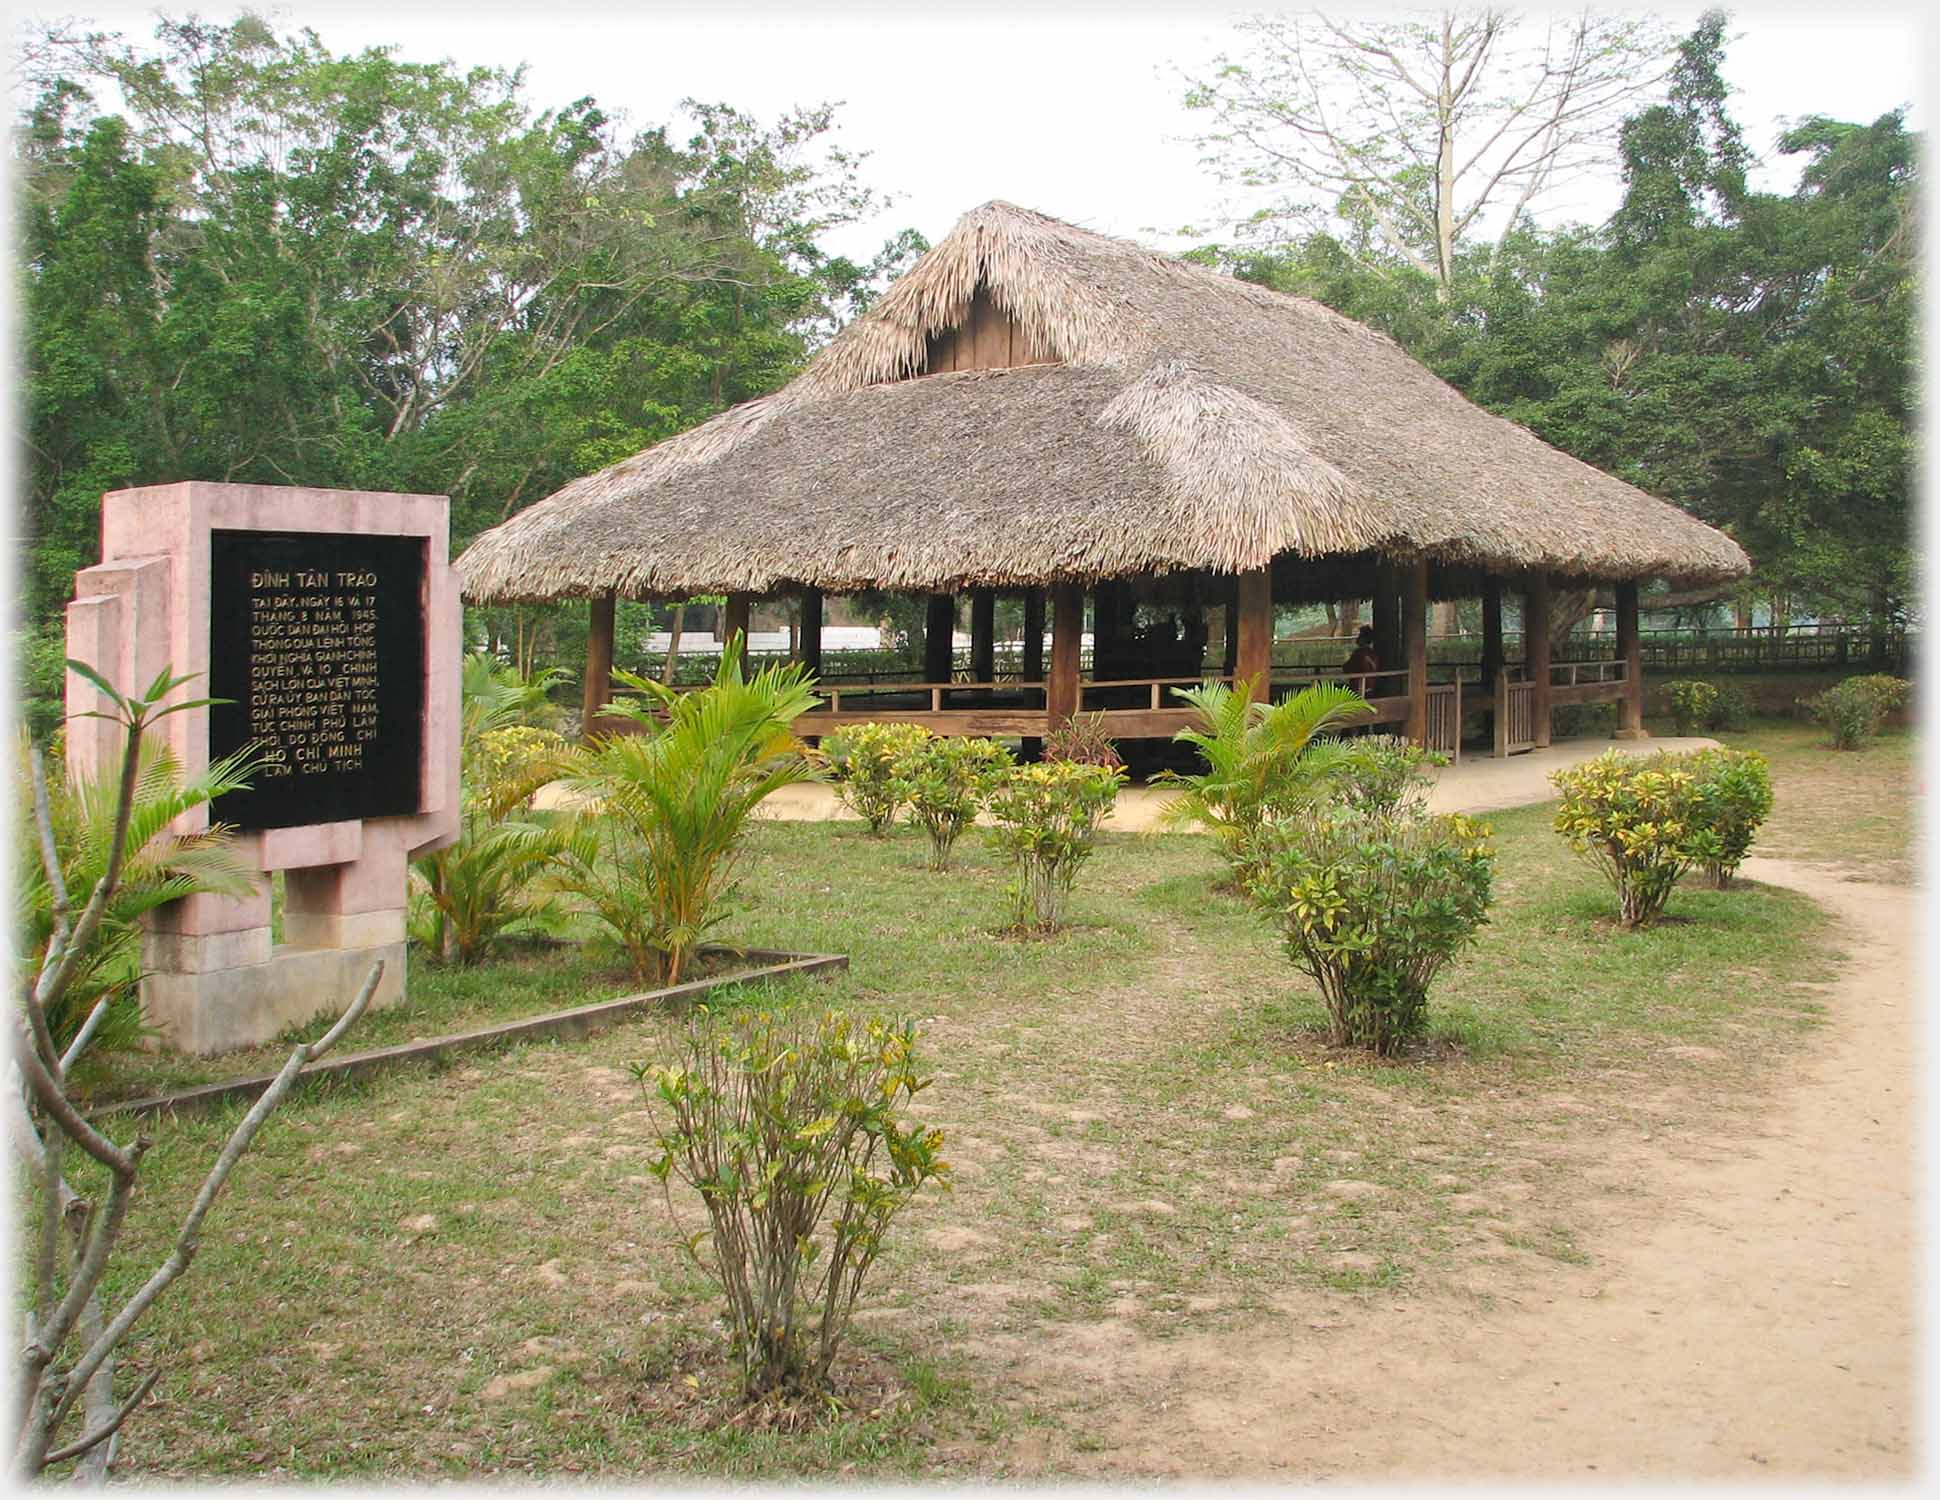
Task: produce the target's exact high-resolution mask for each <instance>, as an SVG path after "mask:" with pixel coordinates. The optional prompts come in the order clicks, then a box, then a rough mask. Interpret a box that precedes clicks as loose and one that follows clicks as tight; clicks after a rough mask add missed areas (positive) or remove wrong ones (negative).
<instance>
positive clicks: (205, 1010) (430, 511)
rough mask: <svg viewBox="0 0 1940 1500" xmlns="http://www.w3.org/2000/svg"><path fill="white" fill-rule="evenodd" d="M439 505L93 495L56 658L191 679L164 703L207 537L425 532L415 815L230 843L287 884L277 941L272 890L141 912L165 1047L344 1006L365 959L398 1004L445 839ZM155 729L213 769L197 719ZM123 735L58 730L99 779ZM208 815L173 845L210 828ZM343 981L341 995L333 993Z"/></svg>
mask: <svg viewBox="0 0 1940 1500" xmlns="http://www.w3.org/2000/svg"><path fill="white" fill-rule="evenodd" d="M449 512H450V502H449V501H448V500H447V499H446V498H445V497H444V496H443V495H400V494H386V493H382V492H377V491H367V490H320V489H302V488H294V487H291V488H284V487H281V486H272V485H244V484H210V483H203V482H199V481H195V482H189V483H183V484H171V485H155V486H150V487H147V488H143V489H131V490H116V491H113V492H112V493H110V494H108V495H106V496H104V497H103V499H102V505H101V562H100V564H99V565H97V566H95V567H92V568H87V569H84V570H83V571H82V572H80V573H78V574H76V576H75V599H74V601H73V602H72V603H71V604H69V605H68V608H67V643H68V644H67V654H68V655H69V656H70V657H72V658H74V659H76V660H79V661H84V662H87V663H88V664H89V665H90V666H92V667H94V668H95V669H96V670H97V671H99V672H100V673H101V674H102V675H103V676H105V677H107V678H108V680H109V681H111V682H113V683H114V684H115V686H116V687H117V688H119V689H121V690H122V691H123V692H139V691H141V690H143V689H145V688H146V687H147V686H148V684H149V683H150V682H151V681H152V680H153V679H154V677H155V675H156V674H157V673H158V672H159V671H160V670H161V669H162V668H163V667H164V666H167V667H171V668H172V669H173V670H174V671H175V673H176V674H177V675H178V676H180V675H187V674H194V675H193V680H192V681H191V682H190V683H189V684H187V685H186V686H185V687H183V688H181V689H178V690H177V693H176V697H177V699H178V700H179V699H186V698H193V697H199V696H202V695H203V694H204V693H205V692H206V691H207V684H208V671H209V625H210V620H209V610H210V559H209V534H210V532H211V531H293V532H317V533H354V534H362V535H373V536H393V537H421V538H423V539H424V542H425V553H426V556H425V584H424V590H425V592H424V617H425V658H424V661H423V662H422V663H420V668H421V670H422V671H423V672H424V675H425V691H424V721H423V747H424V748H423V761H422V764H421V767H420V775H419V792H418V808H417V811H416V812H415V813H412V814H408V815H404V816H400V817H385V818H367V819H355V820H351V821H348V822H336V823H317V824H308V825H304V826H299V827H294V828H273V829H263V830H260V831H255V832H250V833H244V834H239V835H238V836H237V847H238V849H239V850H240V852H241V853H242V854H243V857H244V858H245V860H247V861H248V862H249V863H251V864H252V865H253V866H254V867H255V868H256V869H257V870H258V871H261V872H263V873H265V874H267V873H268V872H270V871H274V870H281V871H284V872H286V873H285V902H284V936H285V941H284V943H283V944H281V945H278V946H277V947H276V948H275V949H274V950H273V951H272V948H271V945H270V940H269V939H270V932H269V925H270V897H269V882H268V881H267V880H264V881H262V882H261V884H260V886H259V889H258V891H257V893H256V894H255V895H253V896H250V897H245V898H241V899H232V898H224V897H216V896H191V897H188V898H187V899H185V900H182V901H178V902H174V903H172V904H171V905H169V906H167V907H164V908H162V909H161V910H159V911H157V912H156V913H154V915H153V918H152V919H151V920H150V921H149V923H148V924H147V925H148V931H147V932H146V934H145V938H144V945H143V965H144V968H145V969H147V970H149V971H150V974H149V977H148V978H146V979H144V981H143V999H144V1003H145V1006H146V1008H147V1010H148V1012H149V1018H150V1020H151V1022H152V1023H153V1024H155V1025H157V1026H158V1027H159V1028H160V1030H161V1032H162V1035H163V1037H164V1039H165V1040H167V1041H169V1042H171V1043H173V1044H174V1045H177V1046H180V1047H183V1048H184V1049H186V1050H190V1051H196V1052H209V1051H217V1050H222V1049H223V1048H226V1047H235V1046H248V1045H252V1044H254V1043H255V1042H258V1041H266V1040H268V1039H269V1038H271V1037H273V1036H275V1035H276V1034H277V1033H278V1032H279V1031H281V1030H283V1029H284V1028H286V1027H288V1026H290V1025H292V1024H296V1023H298V1022H300V1021H303V1020H307V1019H309V1018H310V1016H311V1015H314V1014H317V1013H320V1012H323V1011H326V1010H333V1009H340V1008H341V1007H342V1006H343V1005H345V1004H347V1003H348V1002H349V1000H350V998H351V996H352V995H353V994H354V993H355V991H356V988H357V986H358V984H360V983H361V982H362V979H363V976H364V973H365V972H366V971H367V970H368V968H369V963H370V961H373V960H374V959H376V958H381V959H383V961H384V963H385V976H384V983H383V985H382V986H381V987H380V989H379V991H378V995H377V997H376V998H377V1003H380V1004H383V1003H394V1002H395V1001H396V1000H398V999H401V998H402V996H403V994H404V979H405V974H404V967H405V963H404V959H405V952H404V908H405V890H406V885H405V883H406V880H407V872H408V869H409V864H410V861H411V860H412V859H413V858H415V857H417V856H418V855H421V854H425V853H429V852H430V851H432V850H434V849H438V848H442V847H443V846H444V845H446V844H449V843H451V842H452V841H453V839H455V838H456V837H457V832H458V817H459V804H458V797H459V786H458V756H459V744H458V728H459V701H458V698H459V685H458V684H459V661H460V653H461V650H462V644H463V642H462V618H463V616H462V608H461V604H460V600H459V585H458V577H457V574H456V572H455V571H454V570H453V568H452V567H451V565H450V530H449ZM99 698H100V695H99V693H98V692H97V691H96V690H95V689H94V688H93V686H92V685H90V684H89V683H87V682H86V681H84V680H83V679H81V678H79V677H76V676H75V675H73V674H72V673H70V674H69V675H68V678H67V707H68V712H69V714H70V715H74V714H79V713H82V712H85V711H87V710H90V709H95V708H98V707H99V706H100V703H99ZM161 733H162V735H163V737H164V738H165V739H166V741H167V743H168V744H169V746H170V748H171V749H172V750H173V751H174V753H175V756H176V759H177V761H178V763H179V764H180V765H181V767H182V769H183V772H184V774H185V775H188V776H194V775H197V774H199V773H200V772H201V771H203V770H204V769H205V768H206V767H207V766H208V763H209V716H208V712H207V710H204V709H198V710H194V711H192V712H189V713H181V714H174V715H171V716H170V717H168V718H166V719H164V720H163V721H162V724H161ZM120 750H121V738H120V732H119V731H118V730H117V729H115V728H114V726H112V725H111V724H108V723H107V722H105V721H103V720H99V719H71V720H70V723H69V727H68V742H67V758H68V765H69V767H70V769H71V770H73V771H76V772H86V773H88V774H91V775H95V776H100V775H112V774H113V773H114V771H115V769H116V768H117V766H118V764H119V757H120ZM207 822H208V816H207V810H206V809H196V810H195V811H193V812H191V813H188V814H186V815H184V817H183V819H182V820H181V822H180V824H179V826H178V827H177V829H176V831H177V832H182V833H188V832H194V831H196V830H198V829H200V828H203V827H206V826H207ZM346 986H347V988H346Z"/></svg>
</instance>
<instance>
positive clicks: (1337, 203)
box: [1185, 9, 1666, 300]
mask: <svg viewBox="0 0 1940 1500" xmlns="http://www.w3.org/2000/svg"><path fill="white" fill-rule="evenodd" d="M1525 26H1528V27H1539V28H1540V34H1539V35H1538V36H1537V37H1536V39H1535V40H1534V41H1533V42H1531V43H1529V44H1528V45H1525V46H1518V45H1517V38H1518V34H1519V33H1520V32H1521V31H1522V30H1523V28H1524V27H1525ZM1239 30H1240V31H1241V33H1242V34H1243V35H1244V36H1246V37H1247V39H1248V42H1249V46H1248V50H1247V52H1246V54H1245V55H1244V56H1242V57H1240V58H1238V59H1235V58H1233V57H1229V56H1225V55H1222V56H1220V57H1218V58H1217V59H1215V62H1214V65H1213V69H1212V71H1211V72H1209V73H1207V74H1206V75H1204V76H1203V77H1196V78H1195V77H1190V76H1188V78H1187V82H1188V85H1189V87H1188V89H1187V91H1186V96H1185V102H1186V104H1187V106H1188V107H1189V108H1193V109H1203V110H1205V111H1207V112H1208V113H1209V114H1211V116H1212V118H1213V122H1214V124H1213V128H1212V129H1211V130H1209V131H1208V132H1207V133H1206V134H1205V135H1203V136H1201V137H1199V144H1200V146H1201V147H1202V148H1203V149H1204V150H1205V152H1206V156H1205V160H1206V162H1207V163H1208V165H1210V166H1212V167H1213V168H1214V169H1215V170H1216V171H1217V172H1218V173H1219V175H1220V177H1221V179H1222V180H1223V181H1225V182H1228V183H1234V184H1239V185H1242V186H1244V187H1248V188H1263V189H1269V190H1274V191H1276V192H1277V193H1278V195H1279V196H1277V197H1276V198H1275V199H1273V201H1271V202H1270V203H1268V204H1267V205H1266V206H1265V207H1263V208H1261V209H1259V210H1258V211H1257V212H1256V213H1255V214H1253V216H1252V218H1251V219H1250V220H1249V221H1248V223H1247V225H1246V226H1244V227H1245V228H1246V229H1247V230H1249V231H1250V232H1252V233H1256V234H1258V233H1264V234H1267V235H1271V236H1274V237H1278V238H1284V237H1286V235H1287V234H1288V232H1289V231H1290V230H1304V231H1306V232H1308V233H1312V232H1314V231H1318V230H1328V231H1333V232H1336V234H1337V237H1338V238H1339V239H1340V241H1341V243H1342V244H1343V245H1345V246H1347V247H1348V248H1349V249H1350V250H1351V251H1352V252H1353V253H1354V254H1355V255H1356V256H1357V257H1359V258H1363V259H1371V260H1392V261H1399V262H1401V263H1402V264H1406V265H1409V266H1412V267H1414V268H1415V269H1416V270H1418V271H1420V272H1422V273H1423V274H1425V275H1428V276H1430V277H1432V278H1433V279H1434V282H1435V285H1436V288H1437V294H1438V295H1439V296H1440V297H1441V298H1442V299H1444V300H1446V299H1447V297H1448V296H1449V295H1450V291H1451V289H1452V287H1453V284H1454V280H1455V276H1456V261H1457V256H1458V253H1459V251H1460V250H1461V248H1462V246H1463V245H1464V244H1465V243H1467V242H1468V241H1469V240H1470V239H1471V238H1472V237H1474V236H1475V235H1477V234H1479V233H1481V232H1482V230H1483V229H1484V227H1485V226H1486V225H1487V224H1488V223H1489V222H1490V221H1491V220H1492V219H1493V221H1494V231H1495V236H1496V239H1495V244H1496V247H1497V248H1498V249H1499V248H1500V247H1501V245H1502V244H1503V242H1504V241H1505V239H1506V237H1507V236H1508V235H1509V234H1510V233H1512V232H1513V231H1514V230H1515V229H1516V227H1517V226H1518V225H1520V224H1522V223H1523V222H1524V221H1525V220H1526V217H1527V215H1528V214H1529V212H1530V211H1531V210H1532V209H1533V208H1534V207H1535V206H1536V205H1537V203H1538V202H1539V201H1540V200H1541V199H1542V197H1543V196H1544V194H1545V193H1547V192H1548V191H1550V190H1551V189H1553V188H1555V187H1557V186H1559V185H1560V184H1561V183H1563V182H1565V181H1567V180H1568V179H1569V178H1571V177H1573V176H1574V175H1576V174H1577V173H1578V172H1580V171H1581V170H1582V169H1584V168H1585V167H1586V166H1588V165H1590V164H1592V163H1593V162H1595V161H1597V160H1599V159H1600V158H1601V157H1602V155H1603V154H1604V152H1605V148H1606V147H1607V144H1608V142H1609V140H1610V138H1611V135H1612V133H1613V132H1614V131H1615V129H1616V128H1617V126H1618V124H1619V122H1620V120H1621V119H1622V117H1623V113H1624V111H1625V109H1626V108H1627V107H1628V106H1630V105H1631V104H1633V103H1634V102H1635V101H1636V100H1637V99H1638V98H1640V97H1642V96H1645V95H1647V94H1649V93H1650V92H1651V91H1652V90H1653V89H1655V88H1656V87H1657V86H1658V84H1659V83H1660V82H1661V81H1662V79H1663V76H1664V73H1663V66H1662V59H1663V57H1664V54H1665V51H1666V44H1665V41H1664V39H1663V36H1662V33H1661V32H1660V31H1659V30H1658V28H1657V27H1656V25H1655V24H1654V23H1652V22H1649V21H1644V20H1637V19H1623V18H1617V17H1609V16H1605V17H1596V16H1591V15H1588V14H1584V15H1582V16H1578V17H1576V18H1574V19H1562V18H1556V19H1551V20H1546V21H1542V22H1525V21H1523V20H1520V19H1518V18H1515V17H1512V16H1509V15H1507V14H1505V13H1503V12H1500V11H1495V10H1486V9H1484V10H1475V11H1461V12H1457V11H1443V12H1441V13H1439V14H1437V15H1430V14H1427V13H1418V14H1413V15H1409V16H1406V17H1404V18H1399V19H1393V20H1374V19H1365V20H1357V21H1352V22H1348V21H1340V20H1336V19H1333V18H1330V17H1328V16H1325V15H1322V14H1320V13H1318V12H1304V13H1300V14H1295V15H1290V16H1258V17H1254V18H1252V19H1250V20H1247V21H1244V22H1242V23H1240V26H1239Z"/></svg>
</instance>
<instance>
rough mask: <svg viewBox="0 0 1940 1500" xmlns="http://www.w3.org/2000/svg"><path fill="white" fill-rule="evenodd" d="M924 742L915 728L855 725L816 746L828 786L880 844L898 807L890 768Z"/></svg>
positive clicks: (925, 732)
mask: <svg viewBox="0 0 1940 1500" xmlns="http://www.w3.org/2000/svg"><path fill="white" fill-rule="evenodd" d="M929 738H930V732H929V731H928V730H927V729H925V728H924V727H923V726H922V725H921V724H857V725H855V726H854V727H852V728H849V729H838V730H837V731H836V732H835V733H834V734H831V735H829V736H827V737H826V738H824V739H823V741H822V761H823V763H824V764H825V765H826V766H827V767H828V773H829V780H831V781H833V782H834V783H835V789H836V793H837V794H838V795H839V796H840V797H841V798H842V800H843V801H844V802H846V803H847V804H848V805H849V809H850V810H851V811H852V812H854V813H856V814H858V815H859V816H860V817H861V818H862V819H863V820H864V821H865V822H866V823H868V825H869V832H870V833H871V834H873V835H875V836H876V837H878V838H880V837H881V836H882V835H883V834H884V833H886V832H887V831H888V829H889V825H890V824H891V823H893V822H895V821H896V810H897V809H898V808H899V807H901V806H902V805H903V797H902V792H901V790H900V789H899V788H898V786H897V783H896V764H897V762H898V761H899V760H901V759H902V757H903V756H905V755H907V754H909V752H910V751H912V750H914V749H916V748H917V746H919V745H921V744H923V743H924V742H925V741H926V740H928V739H929Z"/></svg>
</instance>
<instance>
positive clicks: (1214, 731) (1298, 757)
mask: <svg viewBox="0 0 1940 1500" xmlns="http://www.w3.org/2000/svg"><path fill="white" fill-rule="evenodd" d="M1179 696H1180V697H1182V698H1184V699H1185V700H1186V701H1187V702H1188V703H1190V704H1191V705H1192V706H1193V708H1194V709H1195V710H1196V711H1197V713H1198V715H1199V723H1198V725H1197V726H1195V727H1194V728H1191V729H1181V730H1180V731H1179V732H1178V733H1177V734H1175V735H1174V736H1173V739H1175V740H1178V741H1181V742H1183V743H1185V744H1189V745H1192V746H1194V747H1196V748H1197V749H1198V751H1199V756H1200V759H1202V760H1203V761H1204V762H1205V765H1206V769H1205V770H1204V771H1199V772H1192V773H1188V774H1185V775H1180V774H1178V773H1177V772H1165V773H1163V774H1162V775H1160V776H1158V777H1155V778H1154V780H1155V781H1161V782H1166V783H1170V784H1172V785H1175V786H1178V787H1179V788H1181V791H1180V795H1179V796H1178V797H1176V798H1174V799H1173V800H1172V801H1171V802H1170V803H1168V804H1167V805H1166V808H1165V812H1164V814H1163V816H1164V818H1165V820H1166V822H1168V823H1171V824H1181V823H1198V824H1200V825H1202V826H1203V827H1205V828H1206V829H1207V830H1208V831H1209V832H1210V833H1211V834H1212V836H1213V838H1214V839H1215V840H1217V841H1218V844H1219V847H1220V851H1221V852H1222V853H1223V854H1224V855H1225V856H1226V859H1227V861H1228V863H1230V864H1231V865H1232V866H1233V868H1234V869H1235V870H1236V871H1239V870H1241V869H1242V867H1243V866H1244V863H1245V859H1246V851H1247V849H1248V847H1249V846H1250V843H1251V840H1252V838H1253V835H1254V833H1255V832H1257V831H1258V829H1259V827H1260V825H1261V824H1262V823H1263V822H1265V821H1266V820H1267V819H1268V818H1272V817H1280V816H1284V815H1286V814H1288V813H1291V812H1295V811H1297V810H1299V809H1300V808H1302V807H1305V806H1307V805H1308V804H1310V803H1312V802H1313V801H1314V800H1315V799H1316V798H1318V797H1320V796H1321V795H1322V794H1323V793H1324V792H1325V791H1326V790H1327V788H1328V784H1329V778H1330V777H1331V776H1332V775H1333V773H1334V772H1335V770H1336V769H1338V767H1339V766H1340V764H1341V761H1342V759H1343V757H1344V755H1345V753H1346V752H1345V749H1344V747H1343V746H1342V745H1341V744H1340V743H1339V742H1338V741H1336V740H1332V739H1322V738H1320V736H1322V735H1323V734H1324V733H1325V732H1326V731H1327V730H1330V729H1333V728H1336V727H1338V726H1339V725H1341V724H1345V723H1347V722H1349V721H1350V720H1353V719H1356V718H1359V717H1362V716H1364V715H1365V713H1366V711H1367V705H1366V702H1365V700H1363V699H1362V697H1361V695H1360V694H1359V693H1357V692H1355V691H1354V690H1353V689H1352V688H1345V687H1337V686H1335V685H1333V684H1332V683H1321V684H1316V685H1315V686H1313V687H1309V688H1303V689H1301V690H1300V691H1299V692H1297V693H1295V694H1293V696H1291V697H1289V698H1285V699H1282V700H1281V701H1280V702H1278V703H1275V704H1273V705H1271V706H1270V707H1269V706H1268V705H1267V704H1264V703H1256V702H1254V701H1253V698H1252V694H1251V692H1250V690H1249V689H1248V687H1247V685H1246V684H1245V683H1241V684H1240V685H1239V686H1238V687H1236V688H1234V687H1228V686H1227V685H1226V684H1225V683H1223V682H1206V683H1202V684H1201V685H1200V686H1198V687H1196V688H1188V689H1186V690H1185V691H1184V692H1182V693H1181V694H1180V695H1179ZM1370 765H1371V762H1370Z"/></svg>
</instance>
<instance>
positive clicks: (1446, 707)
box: [1421, 677, 1462, 765]
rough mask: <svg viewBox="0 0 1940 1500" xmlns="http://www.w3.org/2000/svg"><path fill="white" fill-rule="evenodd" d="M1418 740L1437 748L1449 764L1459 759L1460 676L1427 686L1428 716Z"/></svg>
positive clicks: (1460, 744) (1432, 748) (1455, 762)
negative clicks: (1449, 680)
mask: <svg viewBox="0 0 1940 1500" xmlns="http://www.w3.org/2000/svg"><path fill="white" fill-rule="evenodd" d="M1421 741H1422V743H1423V744H1424V745H1426V746H1427V747H1428V748H1429V749H1430V750H1439V751H1440V752H1441V753H1442V754H1443V755H1446V756H1447V757H1448V761H1449V764H1450V765H1459V764H1460V763H1461V759H1462V679H1461V678H1460V677H1457V678H1456V679H1455V680H1454V681H1453V682H1440V683H1430V684H1429V685H1428V717H1427V722H1426V723H1425V724H1423V726H1422V735H1421Z"/></svg>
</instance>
